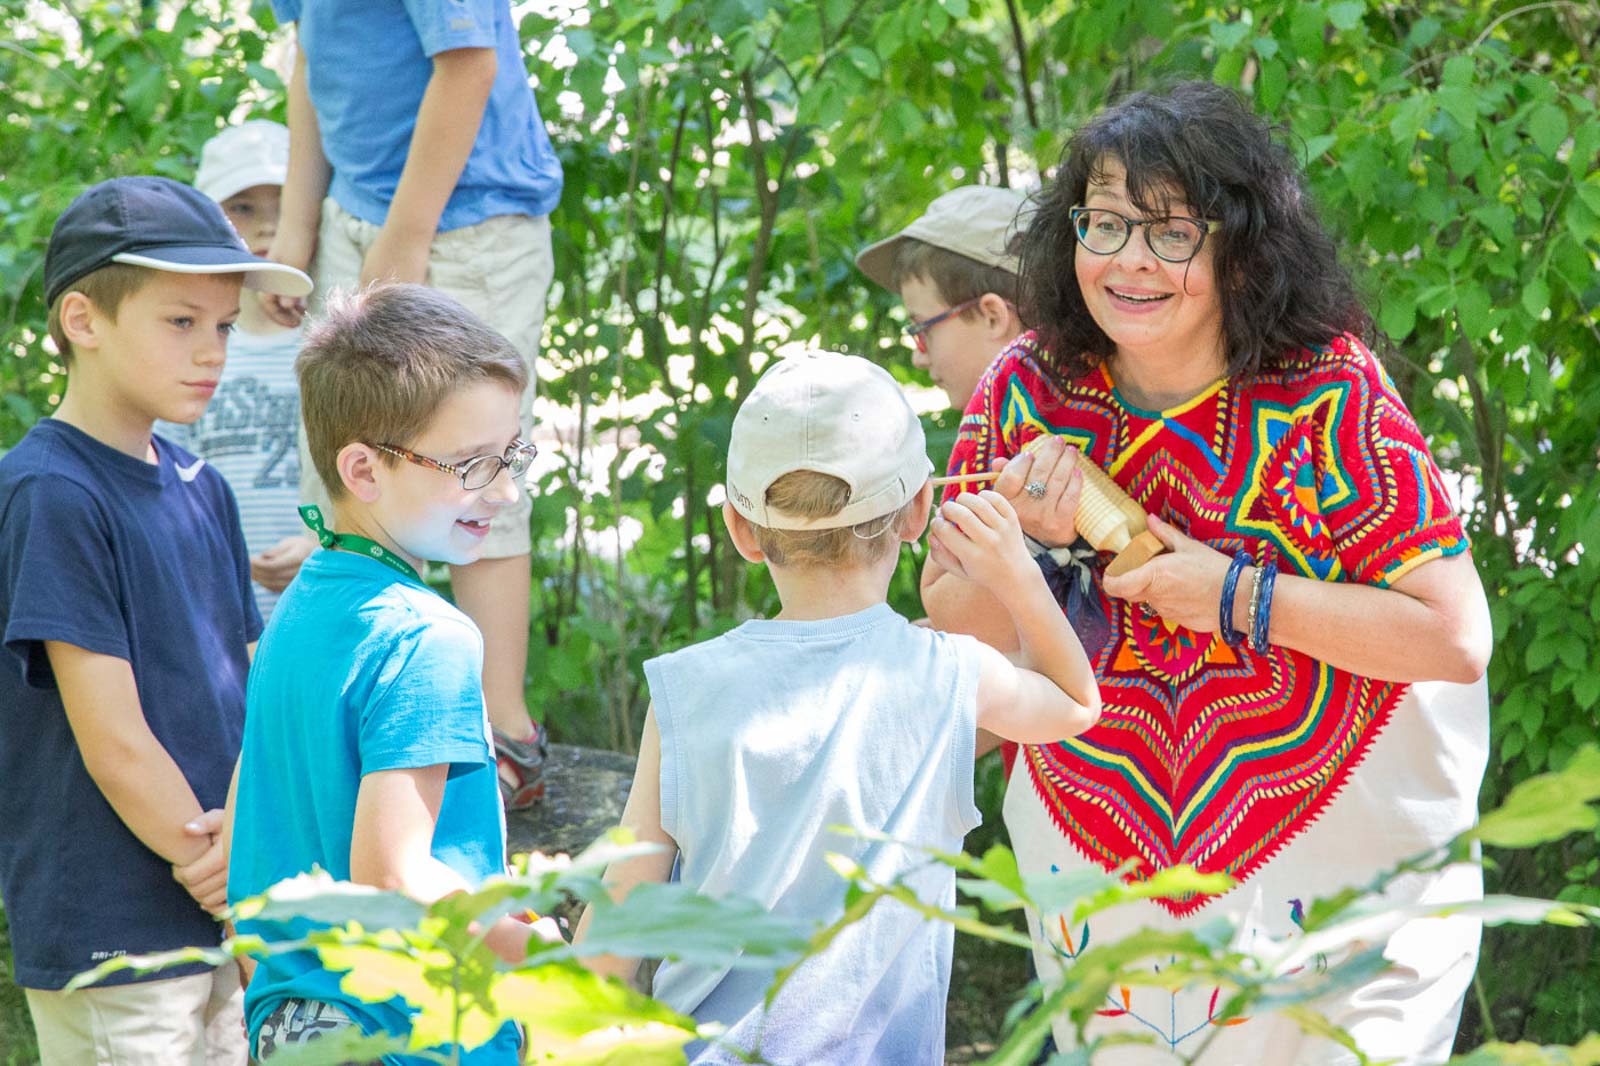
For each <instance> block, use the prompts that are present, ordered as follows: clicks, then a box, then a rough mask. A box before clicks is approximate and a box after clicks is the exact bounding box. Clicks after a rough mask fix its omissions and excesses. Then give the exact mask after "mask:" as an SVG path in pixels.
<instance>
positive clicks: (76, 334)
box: [60, 292, 105, 351]
mask: <svg viewBox="0 0 1600 1066" xmlns="http://www.w3.org/2000/svg"><path fill="white" fill-rule="evenodd" d="M104 317H105V316H104V315H102V314H101V313H100V309H99V308H98V307H96V306H95V304H94V301H93V300H91V299H89V297H87V296H85V295H84V294H83V293H81V292H69V293H67V294H66V295H65V296H63V297H61V307H60V319H61V332H62V333H63V334H65V335H66V338H67V340H69V341H71V342H72V348H73V350H74V351H83V350H84V349H92V348H98V347H100V335H99V326H100V323H101V321H102V320H103V319H104Z"/></svg>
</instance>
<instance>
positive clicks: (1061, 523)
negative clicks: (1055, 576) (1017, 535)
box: [989, 437, 1083, 548]
mask: <svg viewBox="0 0 1600 1066" xmlns="http://www.w3.org/2000/svg"><path fill="white" fill-rule="evenodd" d="M989 469H991V470H998V471H1000V476H999V477H998V478H997V479H995V483H994V485H993V491H995V492H998V493H999V494H1000V495H1002V496H1004V497H1005V498H1006V499H1007V500H1009V501H1011V506H1012V507H1013V508H1014V509H1015V510H1016V512H1017V520H1018V521H1020V522H1021V523H1022V531H1023V532H1024V533H1026V534H1027V535H1028V536H1030V537H1032V538H1033V539H1034V540H1036V541H1038V542H1039V543H1040V544H1043V545H1044V546H1045V547H1046V548H1064V547H1066V546H1067V545H1068V544H1071V543H1072V542H1073V541H1075V540H1077V539H1078V527H1077V525H1076V521H1077V517H1078V498H1079V496H1080V495H1081V494H1082V491H1083V472H1082V471H1080V470H1079V469H1078V449H1076V448H1074V447H1072V446H1071V445H1069V444H1067V443H1066V442H1065V441H1063V440H1062V439H1061V438H1060V437H1050V438H1049V439H1047V440H1046V441H1045V442H1044V443H1043V444H1042V445H1040V446H1039V449H1038V451H1037V452H1023V453H1022V454H1021V455H1019V456H1017V457H1016V458H1014V459H1005V458H1001V459H996V460H995V461H994V462H993V463H990V464H989ZM1035 482H1037V483H1039V484H1042V485H1044V494H1043V495H1041V496H1038V497H1034V496H1032V495H1030V494H1029V493H1028V491H1027V486H1028V485H1029V484H1032V483H1035Z"/></svg>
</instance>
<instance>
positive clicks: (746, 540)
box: [722, 503, 767, 563]
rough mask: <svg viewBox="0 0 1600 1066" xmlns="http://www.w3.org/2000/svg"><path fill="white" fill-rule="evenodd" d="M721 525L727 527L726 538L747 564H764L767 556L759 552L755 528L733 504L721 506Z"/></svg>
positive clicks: (759, 543) (759, 547)
mask: <svg viewBox="0 0 1600 1066" xmlns="http://www.w3.org/2000/svg"><path fill="white" fill-rule="evenodd" d="M722 524H723V525H725V526H727V527H728V538H729V539H730V540H732V541H733V546H734V548H735V550H737V551H738V553H739V555H740V556H741V557H742V558H743V559H744V561H745V562H747V563H764V562H766V561H767V555H766V553H765V552H763V551H762V550H761V542H760V541H758V540H756V530H755V527H754V526H752V525H751V524H750V520H749V519H748V518H746V517H745V516H744V515H742V514H740V513H739V512H738V511H736V510H734V508H733V504H731V503H725V504H723V505H722Z"/></svg>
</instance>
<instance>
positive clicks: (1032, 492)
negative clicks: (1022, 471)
mask: <svg viewBox="0 0 1600 1066" xmlns="http://www.w3.org/2000/svg"><path fill="white" fill-rule="evenodd" d="M1022 491H1023V492H1026V493H1027V494H1028V495H1029V496H1031V497H1033V498H1034V499H1036V500H1042V499H1044V494H1045V492H1046V491H1047V486H1046V485H1045V483H1044V482H1042V481H1030V482H1028V483H1027V484H1026V485H1024V486H1022Z"/></svg>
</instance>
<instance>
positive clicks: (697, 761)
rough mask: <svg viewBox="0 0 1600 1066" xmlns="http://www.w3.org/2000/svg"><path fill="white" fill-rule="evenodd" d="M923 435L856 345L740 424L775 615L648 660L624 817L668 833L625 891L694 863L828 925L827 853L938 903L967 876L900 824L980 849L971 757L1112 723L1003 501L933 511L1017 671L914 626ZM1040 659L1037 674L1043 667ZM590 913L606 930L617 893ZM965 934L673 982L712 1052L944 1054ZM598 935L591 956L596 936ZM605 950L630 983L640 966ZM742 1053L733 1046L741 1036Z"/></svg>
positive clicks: (742, 519) (871, 945) (864, 926)
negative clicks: (996, 604) (987, 744)
mask: <svg viewBox="0 0 1600 1066" xmlns="http://www.w3.org/2000/svg"><path fill="white" fill-rule="evenodd" d="M929 468H930V464H929V462H928V457H927V451H926V443H925V441H924V439H923V433H922V426H921V423H920V422H918V420H917V416H916V414H915V413H914V412H913V411H912V410H911V407H910V405H909V404H908V403H907V402H906V398H905V395H904V393H903V392H902V391H901V389H900V386H899V385H898V384H896V383H895V381H894V379H893V378H891V377H890V376H889V375H888V374H887V373H886V372H884V371H883V370H882V369H881V368H880V367H877V366H875V365H873V364H872V363H869V362H868V361H866V360H865V359H860V358H857V357H855V356H848V355H835V354H831V353H821V352H811V353H806V354H803V355H799V356H795V357H792V358H789V359H784V360H781V361H779V362H778V363H776V364H775V365H774V366H773V367H772V368H771V369H769V370H768V371H767V372H766V374H764V375H763V376H762V378H761V380H760V381H759V382H757V383H756V386H755V388H754V390H752V392H751V394H750V396H749V398H748V399H747V400H746V401H745V403H744V405H743V406H742V407H741V408H740V409H739V413H738V415H737V416H736V417H735V418H734V422H733V433H732V439H731V441H730V443H729V447H728V481H727V490H728V503H727V504H726V505H725V506H724V508H723V518H724V520H725V521H726V523H727V526H728V532H729V534H730V536H731V537H732V539H733V543H734V545H735V547H736V548H737V549H738V551H739V554H740V555H742V556H744V558H745V559H747V560H749V561H750V562H752V563H764V564H765V565H766V567H767V570H768V572H769V573H770V574H771V575H772V581H773V584H775V585H776V586H777V589H778V599H779V601H780V602H781V603H782V605H783V609H782V610H781V611H780V612H779V613H778V615H777V617H775V618H772V619H758V620H754V621H750V622H746V623H744V624H743V625H741V626H739V627H738V628H737V629H735V630H733V631H732V632H729V633H726V634H724V635H723V636H720V637H716V638H715V639H712V640H709V641H706V642H704V643H701V644H697V645H694V646H693V647H690V648H686V649H684V650H682V651H678V652H674V653H672V654H670V655H664V656H661V657H660V658H657V659H652V660H650V661H649V662H647V663H646V664H645V676H646V678H647V679H648V681H649V684H650V695H651V700H652V703H651V708H650V711H649V713H648V715H647V716H646V719H645V726H644V737H643V740H642V743H641V746H640V751H639V764H638V770H637V772H636V775H635V777H634V783H633V790H632V792H631V793H630V794H629V797H628V806H627V810H626V811H625V812H624V814H623V817H622V823H623V825H625V826H627V827H628V828H629V829H631V830H632V831H633V832H634V833H635V834H636V835H637V836H638V837H639V838H640V839H641V840H647V841H651V842H655V843H659V844H661V845H663V850H662V851H661V852H659V853H657V854H654V855H648V856H644V857H642V858H637V859H632V860H628V861H626V862H621V863H618V864H616V865H615V866H613V867H612V868H611V869H610V870H609V871H608V872H607V878H608V881H609V882H610V885H611V888H612V895H613V897H614V898H617V899H620V898H622V897H623V896H625V895H626V894H627V893H628V892H629V891H630V890H631V889H632V888H633V887H634V886H635V885H638V884H641V883H644V882H652V881H665V880H667V878H668V877H669V876H671V875H672V871H673V868H674V865H676V867H677V871H678V879H679V880H681V881H682V882H683V883H685V884H687V885H692V886H693V887H694V888H696V889H697V890H698V891H700V892H703V893H705V894H707V895H711V896H714V897H720V896H724V895H730V894H738V895H741V896H745V897H747V898H750V899H754V900H756V901H758V902H759V903H760V904H761V906H762V907H764V908H765V909H767V910H769V911H772V912H774V913H781V914H786V915H790V916H793V917H796V918H798V919H800V920H802V921H812V922H816V923H818V924H819V925H821V924H823V923H829V922H834V921H836V920H838V919H839V918H840V917H842V915H843V913H844V906H845V889H846V883H845V882H844V880H842V879H841V878H840V877H839V876H838V875H837V874H836V873H835V872H834V870H833V868H832V867H831V866H830V864H829V860H828V858H827V856H828V855H829V853H837V854H840V855H843V856H845V857H846V858H848V859H849V860H850V861H851V862H854V863H858V864H859V865H860V866H861V867H862V868H863V869H864V870H865V871H866V872H867V874H868V875H869V876H870V877H872V878H873V879H875V880H879V881H891V880H894V879H897V878H904V879H905V881H906V882H907V883H908V884H910V885H912V886H913V887H914V889H915V890H916V891H917V893H918V895H919V896H920V897H921V898H922V899H923V900H924V901H925V902H926V903H928V904H929V905H932V906H937V907H941V908H948V907H950V906H952V905H953V904H954V902H955V875H954V873H953V871H952V870H951V869H950V868H949V867H946V866H942V865H939V864H937V863H930V862H928V861H927V859H926V857H925V856H923V855H922V854H921V853H920V852H917V851H913V850H911V849H909V848H906V847H902V846H900V845H898V844H891V843H885V842H883V841H882V840H881V839H880V838H878V837H877V836H874V837H873V838H871V839H868V838H867V837H865V836H860V835H849V834H841V833H838V832H835V831H834V829H833V828H832V827H836V826H841V825H842V826H848V827H850V828H851V829H854V830H856V831H858V832H859V833H871V834H883V835H886V836H888V837H890V838H893V839H894V840H898V841H912V842H916V843H917V844H920V845H924V846H929V847H935V848H939V849H941V850H944V851H947V852H953V851H958V850H960V847H961V840H962V837H963V836H965V835H966V833H967V831H968V830H969V829H971V828H973V827H974V826H976V825H977V824H978V822H979V821H980V817H979V814H978V811H977V808H976V807H975V806H974V804H973V783H972V779H973V750H974V739H975V736H976V733H977V730H978V729H979V728H980V727H982V728H984V729H988V730H991V731H993V732H995V733H998V734H1001V735H1002V736H1006V737H1011V738H1015V739H1017V740H1019V741H1021V742H1024V743H1037V742H1043V741H1046V740H1059V739H1061V738H1063V737H1069V736H1074V735H1076V734H1078V733H1081V732H1082V731H1083V730H1085V729H1087V728H1088V727H1089V726H1090V725H1092V724H1093V723H1094V721H1095V719H1096V718H1097V717H1098V715H1099V708H1100V700H1099V693H1098V690H1097V688H1096V686H1095V681H1094V676H1093V673H1092V672H1091V670H1090V668H1089V662H1088V660H1087V658H1086V657H1085V655H1084V653H1083V649H1082V648H1081V647H1080V646H1079V644H1078V642H1077V639H1076V638H1075V637H1074V636H1073V634H1072V630H1071V629H1070V628H1069V627H1068V625H1067V624H1066V621H1065V619H1064V618H1063V617H1062V614H1061V610H1060V608H1058V607H1057V606H1056V604H1055V601H1054V600H1053V599H1052V598H1051V595H1050V592H1049V590H1048V589H1047V588H1046V587H1045V583H1044V579H1043V578H1042V577H1041V576H1040V572H1039V569H1038V567H1037V566H1035V565H1034V563H1033V560H1032V559H1031V558H1029V556H1028V553H1027V550H1026V549H1025V548H1024V547H1023V544H1022V533H1021V530H1020V529H1019V527H1018V525H1017V519H1016V514H1015V512H1014V511H1013V510H1012V509H1011V506H1010V505H1009V504H1008V503H1007V502H1006V500H1005V498H1004V497H1002V496H1000V495H998V494H996V493H993V492H982V493H979V494H976V495H974V494H970V493H969V494H964V495H962V496H960V497H958V498H957V499H955V500H952V501H950V502H949V503H946V504H945V505H944V506H943V507H942V508H941V510H940V515H939V517H938V518H936V519H935V520H934V526H933V532H932V533H931V535H930V537H929V540H930V546H931V550H932V551H933V553H934V555H935V557H936V558H939V559H940V560H941V562H942V563H943V565H945V566H947V567H951V568H953V569H955V570H957V571H959V572H960V573H962V574H963V575H965V576H966V577H967V579H968V580H971V581H974V582H977V583H978V584H980V585H981V586H983V587H985V588H988V589H991V590H993V591H995V592H996V593H1001V591H1002V590H1003V602H1005V603H1006V605H1007V607H1008V608H1009V610H1010V611H1011V615H1012V619H1013V621H1014V622H1015V624H1016V627H1017V631H1018V633H1019V635H1020V637H1021V643H1022V656H1021V659H1020V661H1022V662H1025V663H1028V664H1030V665H1032V666H1033V667H1034V669H1026V668H1024V667H1022V666H1016V665H1013V664H1012V662H1011V661H1010V660H1008V659H1006V658H1005V657H1003V656H1002V655H1000V654H999V653H998V652H996V651H994V650H993V649H991V648H988V647H986V646H984V645H982V644H980V643H978V642H977V641H976V640H974V639H973V638H971V637H967V636H959V635H952V634H948V633H939V632H935V631H933V630H931V629H926V628H923V627H920V626H914V625H912V624H911V623H910V622H908V621H906V619H904V618H902V617H901V616H900V615H898V614H896V613H895V612H894V611H893V610H892V609H891V608H890V607H889V605H888V604H887V603H886V602H885V599H886V596H887V593H888V588H889V580H890V578H891V577H892V576H893V574H894V570H895V563H896V561H897V560H898V557H899V551H898V549H899V546H900V545H901V544H903V543H908V542H911V541H915V540H917V539H918V538H919V537H920V536H921V535H922V530H923V528H924V527H925V526H926V524H927V521H928V512H929V508H930V506H931V501H932V491H931V488H930V486H929V484H928V473H929ZM1036 671H1038V672H1036ZM607 902H608V901H606V900H601V901H599V903H598V904H597V905H596V906H594V907H593V908H591V911H590V913H589V914H586V915H585V916H584V920H583V922H582V924H581V925H580V926H579V929H578V937H577V939H578V942H579V943H580V945H581V942H582V941H583V939H584V938H585V936H586V934H587V932H588V928H589V924H590V921H591V919H592V920H593V921H596V922H598V923H600V925H601V926H602V928H603V927H604V924H605V922H606V909H607V907H606V904H607ZM952 942H953V934H952V930H951V927H950V926H948V925H944V924H941V923H935V922H926V921H924V920H923V919H922V917H921V915H920V914H918V913H917V912H915V911H913V910H911V909H910V908H907V907H902V906H898V905H895V904H885V905H882V906H879V907H876V908H874V909H873V910H872V911H871V912H870V913H869V914H868V915H867V916H866V917H865V918H864V919H862V920H861V921H859V922H856V923H854V924H852V925H850V926H849V927H848V928H846V929H845V930H844V931H843V932H842V933H840V935H839V936H838V937H837V938H836V939H835V940H833V941H832V943H831V944H830V945H829V947H828V948H827V950H825V951H824V952H822V954H820V955H818V956H816V957H814V958H811V959H809V960H807V961H806V962H805V963H804V964H803V965H802V966H801V967H800V968H799V969H798V970H796V971H795V973H794V974H793V975H792V976H791V977H790V979H789V981H788V983H787V984H785V985H784V987H783V989H782V990H781V992H780V993H779V994H778V996H777V998H776V999H775V1000H774V1001H773V1002H772V1003H771V1004H770V1005H769V1006H765V1007H764V1006H763V998H764V996H765V994H766V991H767V988H768V986H769V985H770V984H771V981H772V978H771V974H770V973H763V972H760V971H759V970H751V969H746V968H735V969H732V970H726V969H722V968H706V967H703V966H697V965H694V964H692V963H689V962H679V961H672V960H669V961H667V962H664V963H663V964H662V965H661V968H660V970H658V971H657V973H656V976H655V982H654V994H655V996H656V997H657V998H658V999H660V1000H662V1001H663V1002H665V1003H667V1004H669V1005H670V1006H672V1007H673V1008H675V1009H677V1010H679V1011H682V1012H684V1013H686V1014H692V1015H694V1017H695V1018H696V1019H697V1020H699V1021H701V1022H718V1023H721V1024H722V1025H724V1026H726V1027H727V1032H726V1034H725V1036H724V1037H723V1038H722V1039H721V1040H719V1042H718V1046H713V1047H694V1046H691V1047H690V1048H688V1049H687V1050H688V1051H689V1054H690V1057H691V1059H692V1061H695V1062H734V1061H737V1062H742V1061H746V1060H745V1059H744V1058H741V1057H737V1056H738V1055H739V1054H741V1053H744V1052H756V1051H759V1054H760V1055H761V1056H762V1057H763V1058H765V1059H766V1060H768V1061H772V1062H827V1063H832V1064H836V1066H839V1064H850V1063H862V1064H866V1063H872V1064H888V1066H894V1064H897V1063H905V1064H908V1066H909V1064H916V1066H921V1064H924V1063H929V1062H942V1061H944V1028H945V1023H944V1008H945V997H946V993H947V990H948V986H949V980H950V957H951V947H952ZM580 951H581V947H580ZM590 965H591V966H592V967H593V968H594V969H596V970H597V971H599V972H602V973H607V974H610V975H613V976H619V977H627V976H631V974H632V973H633V971H634V968H635V965H636V963H635V961H634V960H631V959H612V958H596V959H592V960H590ZM723 1045H726V1046H723Z"/></svg>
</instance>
